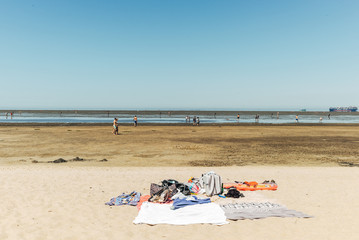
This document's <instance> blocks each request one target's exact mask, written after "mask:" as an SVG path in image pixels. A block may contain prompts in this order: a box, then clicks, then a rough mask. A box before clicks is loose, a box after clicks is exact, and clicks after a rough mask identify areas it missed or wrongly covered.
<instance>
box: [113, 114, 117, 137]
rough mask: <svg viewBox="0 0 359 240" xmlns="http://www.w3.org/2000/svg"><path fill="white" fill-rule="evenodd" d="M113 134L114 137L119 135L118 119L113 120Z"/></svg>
mask: <svg viewBox="0 0 359 240" xmlns="http://www.w3.org/2000/svg"><path fill="white" fill-rule="evenodd" d="M112 133H113V134H114V135H118V122H117V118H114V119H113V131H112Z"/></svg>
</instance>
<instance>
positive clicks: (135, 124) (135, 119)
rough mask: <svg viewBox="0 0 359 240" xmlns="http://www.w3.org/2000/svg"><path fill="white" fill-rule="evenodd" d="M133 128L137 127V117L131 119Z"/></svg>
mask: <svg viewBox="0 0 359 240" xmlns="http://www.w3.org/2000/svg"><path fill="white" fill-rule="evenodd" d="M133 126H135V127H137V116H136V115H135V117H134V118H133Z"/></svg>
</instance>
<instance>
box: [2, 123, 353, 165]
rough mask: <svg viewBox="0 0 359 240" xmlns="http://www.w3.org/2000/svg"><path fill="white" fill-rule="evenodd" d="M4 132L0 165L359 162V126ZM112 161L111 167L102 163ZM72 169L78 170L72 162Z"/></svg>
mask: <svg viewBox="0 0 359 240" xmlns="http://www.w3.org/2000/svg"><path fill="white" fill-rule="evenodd" d="M111 131H112V127H111V126H106V127H105V126H91V125H88V126H24V127H20V126H2V127H0V156H1V158H0V164H19V163H20V164H30V163H32V161H37V162H39V163H40V164H41V163H45V162H48V161H53V160H56V159H58V158H63V159H65V160H71V159H73V158H75V157H79V158H82V159H84V160H85V161H82V162H81V163H80V164H82V165H81V166H83V165H99V166H247V165H251V166H252V165H254V166H262V165H285V166H338V164H340V163H342V162H351V163H354V164H355V163H357V162H359V125H335V126H330V125H316V126H315V125H313V126H304V125H299V126H296V125H290V126H287V125H279V126H274V125H269V126H267V125H260V126H256V125H246V126H223V125H217V126H210V125H207V126H199V127H197V126H156V125H148V126H139V127H137V128H135V127H132V126H120V135H118V136H114V135H112V134H111ZM103 159H106V160H108V161H107V162H99V161H100V160H103ZM66 164H77V165H78V164H79V162H75V163H74V162H69V163H66Z"/></svg>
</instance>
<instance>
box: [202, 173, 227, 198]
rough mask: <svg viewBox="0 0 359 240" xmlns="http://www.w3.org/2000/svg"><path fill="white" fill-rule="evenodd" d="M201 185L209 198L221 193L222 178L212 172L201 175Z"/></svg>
mask: <svg viewBox="0 0 359 240" xmlns="http://www.w3.org/2000/svg"><path fill="white" fill-rule="evenodd" d="M201 184H202V185H203V187H204V190H205V191H206V195H207V196H209V197H211V196H213V195H217V194H221V193H222V189H223V188H222V178H221V176H219V175H217V174H216V173H215V172H213V171H211V172H208V173H205V174H203V175H202V178H201Z"/></svg>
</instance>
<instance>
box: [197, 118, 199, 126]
mask: <svg viewBox="0 0 359 240" xmlns="http://www.w3.org/2000/svg"><path fill="white" fill-rule="evenodd" d="M197 126H199V117H197Z"/></svg>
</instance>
